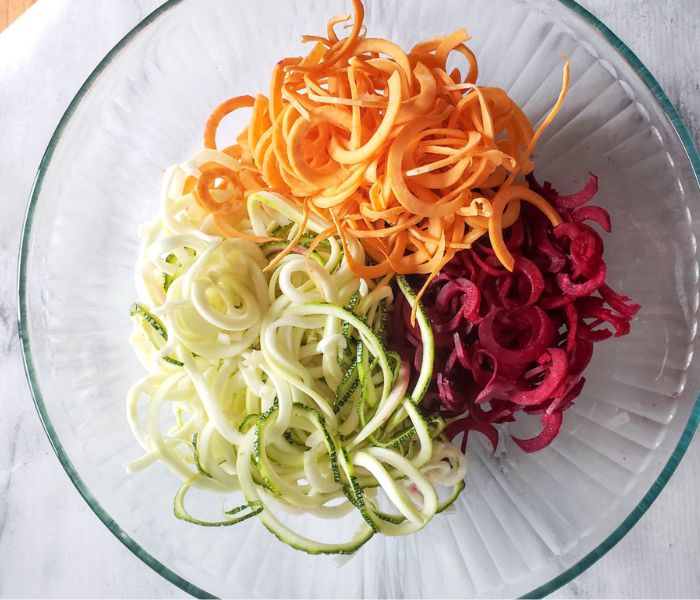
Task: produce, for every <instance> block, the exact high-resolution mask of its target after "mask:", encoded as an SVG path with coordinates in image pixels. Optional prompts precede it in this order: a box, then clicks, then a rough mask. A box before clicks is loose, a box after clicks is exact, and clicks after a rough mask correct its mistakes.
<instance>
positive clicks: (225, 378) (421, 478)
mask: <svg viewBox="0 0 700 600" xmlns="http://www.w3.org/2000/svg"><path fill="white" fill-rule="evenodd" d="M232 162H233V159H232V158H231V156H230V155H229V154H227V153H223V152H218V151H216V150H213V149H206V150H203V151H201V152H199V153H198V154H197V155H196V156H194V157H193V158H192V159H191V160H190V161H188V162H186V163H183V164H181V165H176V166H174V167H172V168H170V169H168V170H167V172H166V173H165V177H164V182H163V187H162V192H161V205H160V206H161V210H160V214H159V215H158V217H157V218H155V219H154V220H153V221H152V222H150V223H148V224H146V225H145V226H143V228H142V230H141V236H142V245H141V252H140V257H139V261H138V265H137V270H136V271H137V272H136V283H137V288H138V291H139V297H140V298H139V303H138V304H136V305H134V307H132V315H133V319H134V332H133V335H132V340H131V341H132V344H133V345H134V347H135V349H136V351H137V354H138V356H139V357H140V358H141V360H142V362H143V364H144V366H145V367H146V369H147V370H148V375H147V376H146V377H144V378H143V379H142V380H140V381H139V382H137V383H136V384H135V385H134V386H133V387H132V389H131V391H130V392H129V395H128V399H127V408H128V411H127V412H128V419H129V423H130V426H131V428H132V431H133V433H134V435H135V437H136V439H137V440H138V443H139V444H140V445H141V447H142V448H143V450H144V452H145V454H144V455H143V456H142V457H141V458H139V459H137V460H135V461H134V462H132V463H130V465H129V466H128V468H129V469H130V470H138V469H141V468H144V467H146V466H148V465H150V464H151V463H153V462H155V461H160V462H162V463H163V464H165V465H166V466H167V467H168V469H169V470H170V471H171V472H172V473H173V474H174V475H176V476H177V477H178V478H179V479H180V480H181V481H182V483H183V486H182V488H181V490H180V492H179V493H178V494H177V496H176V498H175V504H174V506H175V514H176V516H178V517H179V518H182V519H184V520H187V521H190V522H193V523H196V524H199V525H208V526H223V525H232V524H235V523H238V522H240V521H242V520H244V519H247V518H249V517H251V516H253V515H257V516H258V518H259V519H260V520H261V521H262V522H263V523H264V524H265V525H266V526H267V527H268V528H269V529H270V530H271V531H272V532H273V533H274V534H275V535H276V536H277V537H279V538H280V539H282V540H283V541H285V542H286V543H288V544H290V545H292V546H294V547H295V548H299V549H301V550H304V551H306V552H310V553H349V552H352V551H354V550H355V549H357V548H358V547H359V546H360V545H362V543H364V542H366V541H367V540H368V539H369V538H370V537H371V535H372V534H373V533H374V532H381V533H384V534H387V535H402V534H407V533H411V532H413V531H416V530H418V529H420V528H422V527H423V526H425V524H426V523H427V522H428V521H429V520H430V519H431V518H432V517H433V515H434V514H435V513H436V512H439V511H440V510H442V509H443V508H444V507H445V506H447V505H448V504H449V503H451V502H452V501H453V500H454V499H455V498H456V497H457V495H458V494H459V492H460V491H461V490H462V488H463V487H464V483H463V478H464V475H465V468H466V464H465V459H464V456H463V455H462V453H461V452H460V451H459V449H458V448H456V447H455V446H454V445H453V444H451V443H450V442H449V440H447V438H446V437H445V435H444V433H443V430H444V427H445V423H444V421H443V420H442V419H441V418H432V419H426V417H424V416H423V414H422V412H421V410H420V409H419V407H418V403H419V402H420V400H421V396H422V391H421V389H420V388H416V389H413V390H410V389H409V380H408V374H409V367H408V365H407V364H406V363H402V361H401V360H400V358H399V357H398V355H396V354H394V353H389V352H387V351H386V350H385V348H384V343H383V322H384V315H385V313H386V310H387V305H389V304H390V303H391V301H392V298H393V294H392V290H391V286H390V278H389V277H385V278H383V279H380V280H373V279H369V280H363V279H360V278H359V277H358V276H357V275H356V274H355V273H353V272H352V270H351V267H350V264H351V262H354V264H365V254H364V251H363V248H362V246H361V245H360V244H359V243H357V242H356V241H354V240H347V241H346V243H345V244H343V243H341V242H340V240H339V239H338V238H337V237H336V236H333V235H329V234H328V233H329V231H330V232H332V225H331V224H330V223H328V222H326V221H324V220H323V219H322V218H321V217H319V216H318V215H315V214H309V213H308V212H303V211H300V210H299V208H298V207H297V206H296V205H295V204H294V203H293V202H290V201H288V200H285V199H284V198H282V197H281V196H279V195H276V194H272V193H268V192H265V193H258V194H249V195H248V196H247V198H246V199H245V200H243V199H241V202H242V203H243V204H242V205H241V207H238V208H237V209H236V210H238V211H239V218H238V221H237V227H238V228H239V231H240V232H241V233H242V234H243V235H241V236H239V237H237V238H235V239H224V238H222V237H221V236H219V235H218V234H217V230H216V225H215V223H214V218H213V217H212V216H211V215H210V214H208V212H207V211H206V210H204V209H203V208H202V207H201V205H200V203H199V202H198V201H197V199H196V196H197V192H196V191H195V190H194V188H193V187H192V186H191V181H192V179H190V178H193V177H194V178H196V179H197V181H198V182H199V183H198V185H199V184H201V182H202V178H203V177H204V176H205V174H208V177H210V180H209V184H211V185H212V189H210V190H209V191H208V194H209V196H210V197H211V198H212V200H213V201H215V202H219V201H220V200H221V199H222V198H229V196H230V195H231V194H232V193H234V192H233V188H234V187H235V186H234V185H233V184H232V182H231V179H229V177H228V173H229V171H228V170H229V169H231V165H232ZM226 201H228V200H226ZM350 256H352V261H351V260H350ZM406 290H407V291H406V292H405V293H406V294H408V295H409V296H411V294H410V291H408V288H406ZM408 301H409V302H411V303H414V302H415V299H413V298H412V297H410V298H409V300H408ZM419 322H420V323H422V324H423V326H424V327H427V328H428V331H426V336H428V337H426V339H429V336H430V332H429V325H428V324H427V321H425V320H424V319H423V320H420V319H419ZM424 370H425V372H424V373H422V377H423V379H424V380H426V379H427V380H429V378H430V377H431V375H432V362H431V361H428V360H426V361H425V362H424ZM166 409H169V410H170V411H171V412H172V414H173V418H172V419H171V421H174V423H173V424H172V426H171V427H169V426H168V424H166V418H165V415H166V414H167V412H166ZM442 487H445V488H449V492H448V493H447V494H446V495H445V494H443V498H442V499H440V498H439V495H438V488H442ZM192 488H199V489H202V490H206V491H209V492H219V493H225V494H229V495H233V494H235V493H238V492H241V493H242V495H243V497H244V503H243V504H242V505H241V506H238V507H236V508H234V509H231V510H228V511H226V514H224V515H222V516H221V519H220V520H207V519H205V518H200V517H195V516H193V515H192V514H190V512H189V511H188V509H187V508H186V507H185V500H186V497H187V495H188V492H189V490H191V489H192ZM382 507H392V508H390V510H393V511H394V513H395V514H390V513H386V512H384V511H383V510H382ZM287 511H291V512H292V513H294V514H297V513H299V512H301V513H304V514H310V515H314V516H317V517H322V518H340V517H343V516H345V515H348V514H349V513H357V514H359V515H360V516H361V517H362V520H361V521H360V523H361V525H360V528H359V529H358V530H357V532H356V533H355V534H354V535H353V536H352V537H351V539H349V540H338V541H333V542H322V541H318V540H315V539H311V538H310V537H308V536H307V535H305V534H304V533H301V532H299V531H297V530H294V529H292V528H291V527H290V526H289V525H288V524H286V523H285V522H284V515H285V512H287Z"/></svg>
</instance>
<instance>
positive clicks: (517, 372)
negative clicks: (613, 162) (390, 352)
mask: <svg viewBox="0 0 700 600" xmlns="http://www.w3.org/2000/svg"><path fill="white" fill-rule="evenodd" d="M527 180H528V183H529V185H530V187H531V188H532V189H533V190H534V191H536V192H538V193H539V194H541V195H542V196H543V197H544V198H545V199H547V200H548V201H549V202H550V203H552V205H553V206H555V207H556V208H557V210H558V211H559V213H560V214H561V216H562V219H563V221H564V222H563V223H562V224H561V225H558V226H557V227H554V228H552V226H551V224H550V223H549V221H548V220H547V219H546V218H545V217H544V216H543V215H542V214H541V213H540V212H539V211H538V210H537V209H535V208H534V207H531V206H529V205H523V206H522V207H521V213H520V217H519V219H518V220H517V221H516V222H515V223H514V224H513V226H512V227H511V228H510V230H509V232H508V233H507V239H506V244H507V246H508V249H509V250H510V251H511V253H512V254H513V257H514V259H515V264H514V268H513V272H509V271H507V270H506V269H505V268H504V267H503V265H501V264H500V263H499V261H498V259H497V258H496V256H495V254H494V252H493V250H492V249H491V247H490V246H489V244H488V241H482V242H480V243H478V244H476V245H475V246H474V247H473V248H472V249H471V250H464V251H462V252H460V253H458V254H457V255H456V256H455V257H454V258H453V259H452V260H451V261H450V262H449V263H448V264H447V265H446V266H445V267H444V268H443V270H442V271H441V272H440V274H439V275H438V276H437V277H435V278H434V279H433V280H432V281H431V283H430V285H429V286H428V289H427V291H426V293H425V295H424V296H423V304H424V306H425V309H426V312H427V314H428V317H429V318H430V320H431V323H432V325H433V332H434V337H435V352H436V356H435V367H434V377H433V381H432V383H431V386H430V388H429V389H428V392H427V393H426V396H425V399H424V400H423V406H424V408H425V409H426V410H427V411H432V412H435V411H440V412H441V413H442V414H443V415H444V416H445V417H448V418H451V417H456V419H455V420H453V421H452V422H451V423H450V424H449V425H448V427H447V430H446V431H447V434H448V435H449V436H450V437H451V438H455V437H457V436H458V435H462V436H463V437H462V442H461V443H462V448H466V443H467V436H468V434H469V432H470V431H477V432H479V433H481V434H483V435H484V436H486V438H487V439H488V440H489V442H490V443H491V445H492V446H493V448H494V451H495V449H496V447H497V444H498V439H499V430H498V429H497V428H496V427H495V425H496V424H501V423H508V422H510V421H514V420H515V415H516V414H518V413H527V414H532V415H540V419H541V423H542V431H541V432H540V433H539V434H538V435H537V436H535V437H533V438H531V439H520V438H516V437H513V440H514V442H515V443H516V444H517V445H518V446H519V447H520V448H521V449H522V450H523V451H525V452H535V451H538V450H541V449H542V448H544V447H546V446H547V445H549V444H550V443H551V441H552V440H553V439H554V438H555V437H556V436H557V434H558V433H559V430H560V428H561V424H562V419H563V412H564V411H565V410H566V409H567V408H569V407H570V406H571V405H572V404H573V403H574V401H575V400H576V398H577V397H578V396H579V394H580V393H581V391H582V389H583V386H584V384H585V379H584V378H583V372H584V370H585V369H586V367H587V366H588V364H589V363H590V361H591V358H592V356H593V344H594V343H596V342H599V341H602V340H604V339H607V338H610V337H613V336H615V337H619V336H622V335H626V334H627V333H629V331H630V321H631V319H632V318H633V317H634V316H635V315H636V314H637V312H638V311H639V309H640V306H639V304H635V303H633V302H632V300H631V299H630V298H628V297H627V296H624V295H622V294H619V293H617V292H616V291H614V290H613V289H612V288H610V286H608V285H607V284H606V283H605V278H606V274H607V268H606V265H605V261H604V260H603V240H602V239H601V237H600V235H599V233H598V232H597V231H596V229H594V227H592V226H591V225H597V226H598V227H600V228H601V229H602V230H603V231H606V232H609V231H610V225H611V224H610V215H609V214H608V213H607V211H606V210H605V209H603V208H601V207H598V206H587V205H586V203H587V202H588V201H590V200H591V198H592V197H593V196H594V195H595V193H596V192H597V190H598V179H597V177H596V176H595V175H593V174H591V177H590V179H589V181H588V183H587V184H586V185H585V187H584V188H583V189H582V190H581V191H580V192H578V193H575V194H571V195H568V196H561V195H559V194H558V193H557V191H556V190H555V189H554V188H553V187H552V185H551V184H550V183H549V182H545V183H544V184H543V185H540V184H539V183H538V182H537V181H536V179H535V178H534V177H533V176H532V175H529V176H528V177H527ZM588 223H590V224H591V225H589V224H588ZM412 283H413V284H414V285H415V287H416V288H418V287H420V286H421V285H422V283H423V281H421V279H420V278H418V277H416V278H415V280H414V281H413V282H412ZM395 297H396V298H397V299H396V301H395V302H394V306H393V309H392V312H391V314H390V318H389V320H388V329H389V336H388V339H389V342H390V344H392V346H393V349H394V350H396V351H397V352H398V353H399V354H400V355H401V357H402V359H403V360H406V361H408V362H409V363H410V364H412V365H413V372H412V377H413V378H414V380H415V378H416V377H417V374H418V370H419V368H420V364H421V360H422V355H423V353H422V344H421V339H420V330H419V329H418V328H417V327H416V326H414V325H411V318H410V317H411V309H410V306H409V305H408V303H407V302H406V301H405V300H404V299H403V295H402V294H396V296H395Z"/></svg>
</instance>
